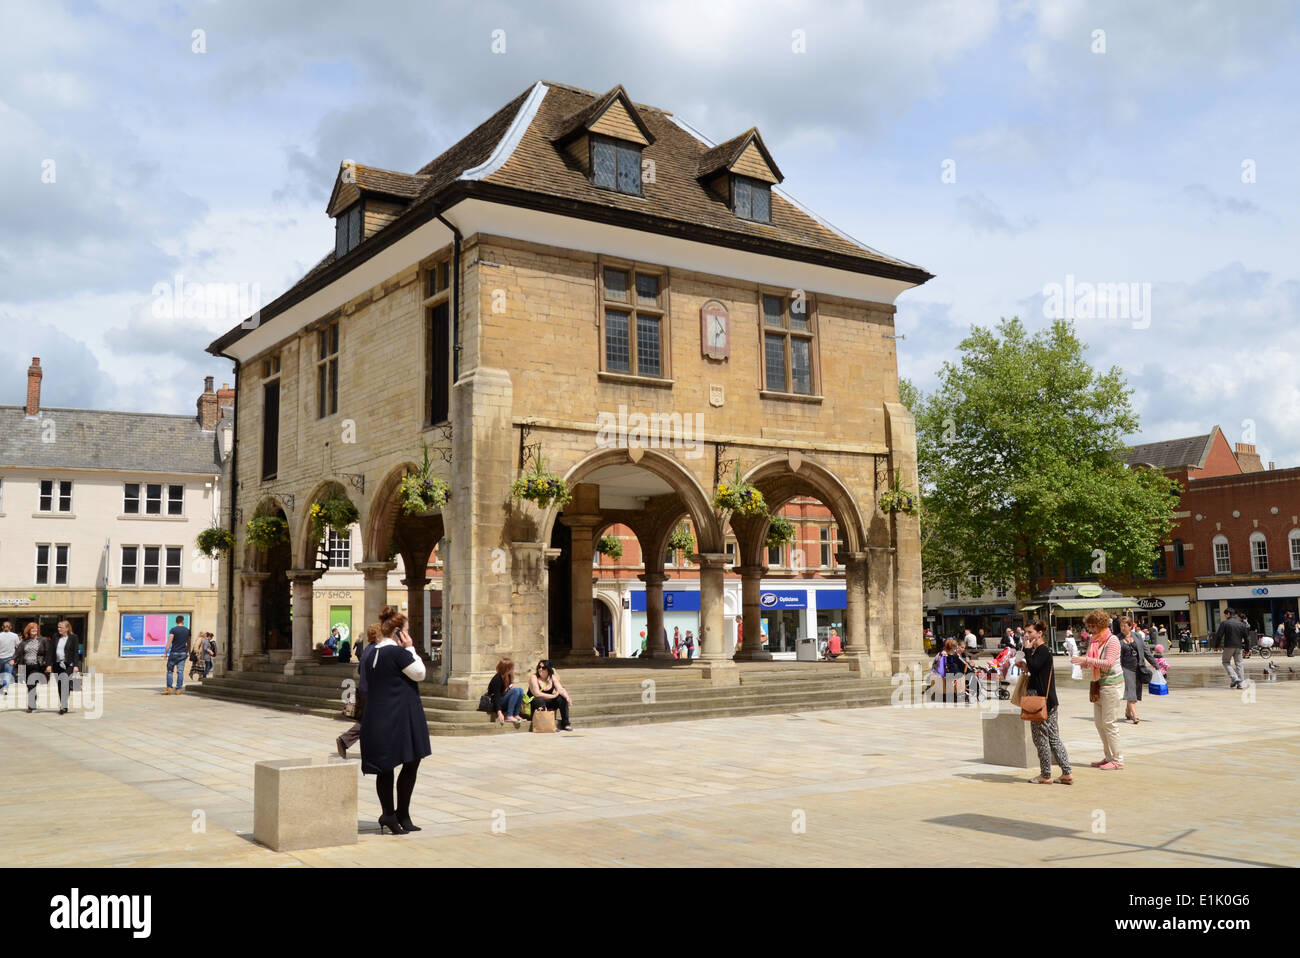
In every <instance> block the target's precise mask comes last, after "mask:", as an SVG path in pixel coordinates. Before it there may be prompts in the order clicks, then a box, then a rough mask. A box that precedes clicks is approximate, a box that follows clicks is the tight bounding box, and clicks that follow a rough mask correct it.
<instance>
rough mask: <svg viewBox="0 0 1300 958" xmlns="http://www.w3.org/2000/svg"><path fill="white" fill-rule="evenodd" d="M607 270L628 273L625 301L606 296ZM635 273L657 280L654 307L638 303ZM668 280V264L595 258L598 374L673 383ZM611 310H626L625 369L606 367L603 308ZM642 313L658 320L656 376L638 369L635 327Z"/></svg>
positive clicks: (669, 285)
mask: <svg viewBox="0 0 1300 958" xmlns="http://www.w3.org/2000/svg"><path fill="white" fill-rule="evenodd" d="M606 270H613V271H615V272H623V273H626V274H627V277H628V285H627V299H626V300H616V299H609V298H607V297H606V295H605V292H606V287H605V271H606ZM638 275H640V276H654V277H655V278H656V279H657V280H658V281H659V304H658V305H657V306H653V305H648V304H644V305H643V304H642V303H641V302H640V299H639V297H638V295H637V287H636V280H637V276H638ZM671 282H672V274H671V271H670V270H669V269H668V267H667V266H656V265H653V264H650V263H642V262H640V261H636V260H625V259H618V258H615V257H608V256H599V257H597V258H596V333H597V336H596V338H597V348H598V350H599V356H600V365H599V366H598V367H597V369H599V370H600V372H601V373H603V374H605V375H608V376H617V377H626V378H630V379H636V380H639V381H641V382H647V383H661V384H671V383H672V381H673V379H672V375H673V371H672V322H671V316H672V303H671V299H670V295H671V294H670V288H671ZM610 309H612V310H614V311H616V312H621V313H627V324H628V337H627V338H628V346H627V349H628V353H627V362H628V368H627V369H626V370H623V369H610V368H609V362H608V360H609V353H608V348H607V346H606V337H607V336H608V334H609V323H608V322H607V320H606V311H607V310H610ZM642 313H644V314H645V315H647V316H656V317H657V318H658V320H659V374H658V375H657V376H656V375H650V374H648V373H642V372H639V371H638V365H639V358H638V356H637V339H638V336H637V326H638V321H639V318H640V316H641V314H642Z"/></svg>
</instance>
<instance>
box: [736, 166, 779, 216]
mask: <svg viewBox="0 0 1300 958" xmlns="http://www.w3.org/2000/svg"><path fill="white" fill-rule="evenodd" d="M731 209H732V211H733V212H734V213H735V214H736V215H737V216H739V217H741V218H742V219H747V220H756V221H757V222H759V223H770V222H772V187H771V186H770V185H769V184H767V183H764V182H762V181H761V180H753V179H750V178H749V177H748V176H736V175H734V174H733V175H732V177H731Z"/></svg>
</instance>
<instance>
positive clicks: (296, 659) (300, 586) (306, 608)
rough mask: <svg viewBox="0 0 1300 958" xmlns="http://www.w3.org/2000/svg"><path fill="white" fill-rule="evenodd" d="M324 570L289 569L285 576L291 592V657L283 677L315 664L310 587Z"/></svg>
mask: <svg viewBox="0 0 1300 958" xmlns="http://www.w3.org/2000/svg"><path fill="white" fill-rule="evenodd" d="M324 574H325V570H324V569H290V570H289V571H288V572H287V573H286V575H288V577H289V583H290V586H291V588H292V590H293V592H292V594H293V656H292V657H291V658H290V659H289V661H288V662H286V663H285V666H284V674H285V675H301V674H302V673H303V671H304V670H305V669H306V667H307V666H308V665H311V664H313V663H314V662H315V659H316V657H315V655H314V654H313V653H312V615H311V606H312V585H313V584H314V583H315V582H316V580H317V579H319V578H320V577H321V576H322V575H324Z"/></svg>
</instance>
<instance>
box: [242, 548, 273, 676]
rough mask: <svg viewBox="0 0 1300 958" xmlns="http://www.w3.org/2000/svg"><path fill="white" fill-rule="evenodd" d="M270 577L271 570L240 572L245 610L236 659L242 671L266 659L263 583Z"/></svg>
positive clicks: (243, 611)
mask: <svg viewBox="0 0 1300 958" xmlns="http://www.w3.org/2000/svg"><path fill="white" fill-rule="evenodd" d="M270 577H271V574H270V573H269V572H241V573H239V588H240V589H241V590H243V610H242V611H241V612H240V615H239V630H238V632H237V638H238V642H239V645H238V649H239V655H238V656H236V658H235V661H236V663H237V664H238V668H239V669H240V670H241V671H244V670H247V669H251V668H252V667H253V664H254V663H256V662H265V661H266V653H265V652H263V651H262V585H263V583H265V582H266V580H267V579H269V578H270Z"/></svg>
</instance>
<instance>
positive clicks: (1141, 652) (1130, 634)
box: [1119, 618, 1159, 725]
mask: <svg viewBox="0 0 1300 958" xmlns="http://www.w3.org/2000/svg"><path fill="white" fill-rule="evenodd" d="M1119 627H1120V647H1119V659H1120V665H1121V666H1122V667H1123V669H1124V718H1125V719H1126V720H1127V721H1129V722H1132V723H1133V724H1134V725H1137V724H1138V723H1139V722H1140V721H1141V719H1139V718H1138V714H1137V703H1138V702H1141V701H1142V689H1143V687H1144V686H1145V685H1146V684H1147V683H1148V682H1150V681H1151V676H1152V675H1153V673H1152V672H1151V670H1150V669H1148V668H1147V664H1148V663H1150V665H1151V668H1153V669H1154V668H1158V667H1159V666H1158V665H1157V663H1156V660H1155V658H1154V657H1153V656H1152V655H1151V650H1150V649H1149V648H1147V643H1146V639H1145V638H1144V637H1143V633H1142V630H1141V629H1139V628H1137V627H1136V626H1135V625H1134V624H1133V620H1132V619H1129V618H1122V619H1120V620H1119Z"/></svg>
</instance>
